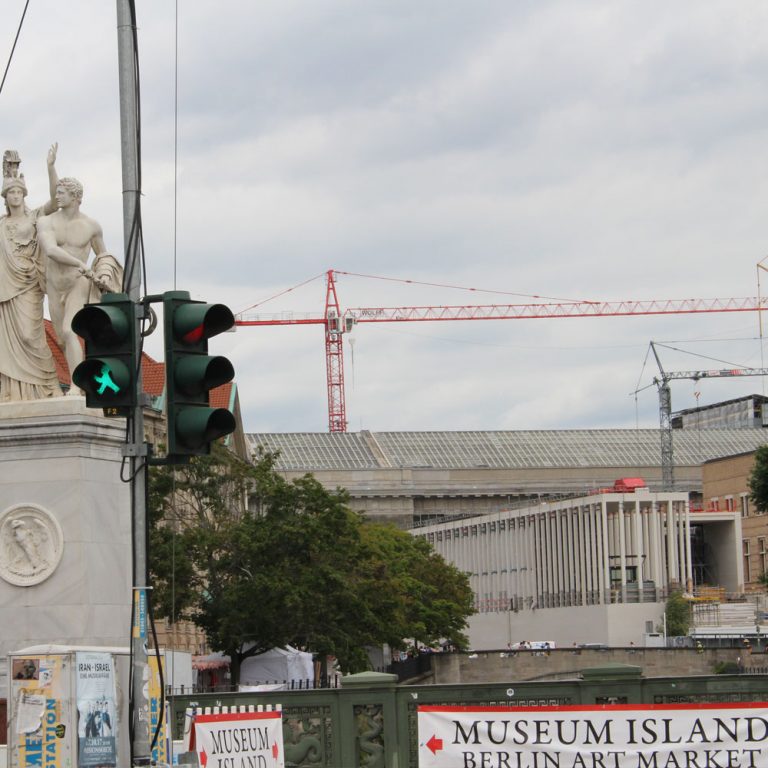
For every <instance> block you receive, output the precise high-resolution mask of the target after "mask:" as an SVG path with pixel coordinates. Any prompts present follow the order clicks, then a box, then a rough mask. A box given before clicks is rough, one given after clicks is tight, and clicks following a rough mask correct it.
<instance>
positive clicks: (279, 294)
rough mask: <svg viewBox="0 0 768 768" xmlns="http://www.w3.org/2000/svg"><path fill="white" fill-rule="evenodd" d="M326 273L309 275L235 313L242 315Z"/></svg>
mask: <svg viewBox="0 0 768 768" xmlns="http://www.w3.org/2000/svg"><path fill="white" fill-rule="evenodd" d="M325 275H326V273H325V272H321V273H320V274H319V275H315V276H314V277H310V278H309V279H308V280H305V281H304V282H303V283H299V284H298V285H294V286H292V287H291V288H286V289H285V290H284V291H280V293H276V294H275V295H274V296H270V297H269V298H268V299H262V300H261V301H257V302H256V303H255V304H251V306H250V307H246V308H245V309H243V310H241V311H240V312H236V313H235V314H236V315H242V314H243V313H244V312H248V311H249V310H251V309H255V308H256V307H260V306H261V305H262V304H266V303H267V302H269V301H273V300H274V299H277V298H279V297H280V296H284V295H285V294H286V293H290V292H291V291H295V290H296V289H297V288H301V287H303V286H305V285H307V283H311V282H312V281H313V280H317V279H319V278H321V277H325Z"/></svg>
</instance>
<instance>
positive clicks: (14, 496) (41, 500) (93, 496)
mask: <svg viewBox="0 0 768 768" xmlns="http://www.w3.org/2000/svg"><path fill="white" fill-rule="evenodd" d="M124 441H125V419H122V418H116V419H110V418H105V417H104V416H102V414H101V411H96V410H93V409H88V408H86V406H85V398H83V397H77V396H65V397H56V398H51V399H47V400H35V401H30V402H19V403H2V404H0V675H3V674H4V673H5V671H6V667H7V664H6V657H7V655H8V653H9V652H11V651H14V650H18V649H20V648H24V647H26V646H31V645H48V644H59V645H89V646H102V645H103V646H122V645H126V644H127V643H128V642H129V639H130V626H131V546H132V535H131V511H130V485H129V483H126V482H123V481H122V480H121V470H122V475H123V477H126V478H127V477H128V474H129V471H128V469H129V467H128V464H127V462H126V464H125V466H124V467H123V457H122V453H121V449H122V446H123V444H124ZM7 691H8V681H7V679H5V678H4V677H0V698H6V697H7Z"/></svg>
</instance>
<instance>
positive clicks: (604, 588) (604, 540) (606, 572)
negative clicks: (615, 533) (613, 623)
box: [599, 498, 611, 604]
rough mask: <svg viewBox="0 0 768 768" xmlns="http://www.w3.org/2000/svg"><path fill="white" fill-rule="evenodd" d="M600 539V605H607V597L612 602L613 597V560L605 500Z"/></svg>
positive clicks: (601, 514)
mask: <svg viewBox="0 0 768 768" xmlns="http://www.w3.org/2000/svg"><path fill="white" fill-rule="evenodd" d="M600 531H601V535H600V539H601V545H602V546H601V550H602V564H603V565H602V572H603V577H602V585H601V588H600V601H599V602H600V603H601V604H602V603H605V601H606V596H607V599H608V600H609V601H610V599H611V598H610V595H611V560H610V545H609V541H608V505H607V504H606V502H605V499H604V498H603V499H602V501H601V502H600Z"/></svg>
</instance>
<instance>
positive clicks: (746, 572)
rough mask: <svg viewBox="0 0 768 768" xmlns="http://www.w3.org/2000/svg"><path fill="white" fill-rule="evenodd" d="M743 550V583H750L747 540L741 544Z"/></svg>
mask: <svg viewBox="0 0 768 768" xmlns="http://www.w3.org/2000/svg"><path fill="white" fill-rule="evenodd" d="M742 546H743V549H744V581H751V579H752V576H751V571H750V570H749V539H744V540H743V542H742Z"/></svg>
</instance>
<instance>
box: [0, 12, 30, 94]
mask: <svg viewBox="0 0 768 768" xmlns="http://www.w3.org/2000/svg"><path fill="white" fill-rule="evenodd" d="M27 8H29V0H27V2H26V3H24V10H23V11H22V14H21V21H19V28H18V29H17V30H16V37H15V38H14V39H13V45H12V46H11V54H10V56H8V63H7V64H6V65H5V72H4V73H3V79H2V81H0V93H2V92H3V86H4V85H5V78H6V77H8V70H9V69H10V68H11V61H12V60H13V54H14V51H15V50H16V43H18V42H19V35H20V34H21V27H22V25H23V24H24V17H25V16H26V15H27Z"/></svg>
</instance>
